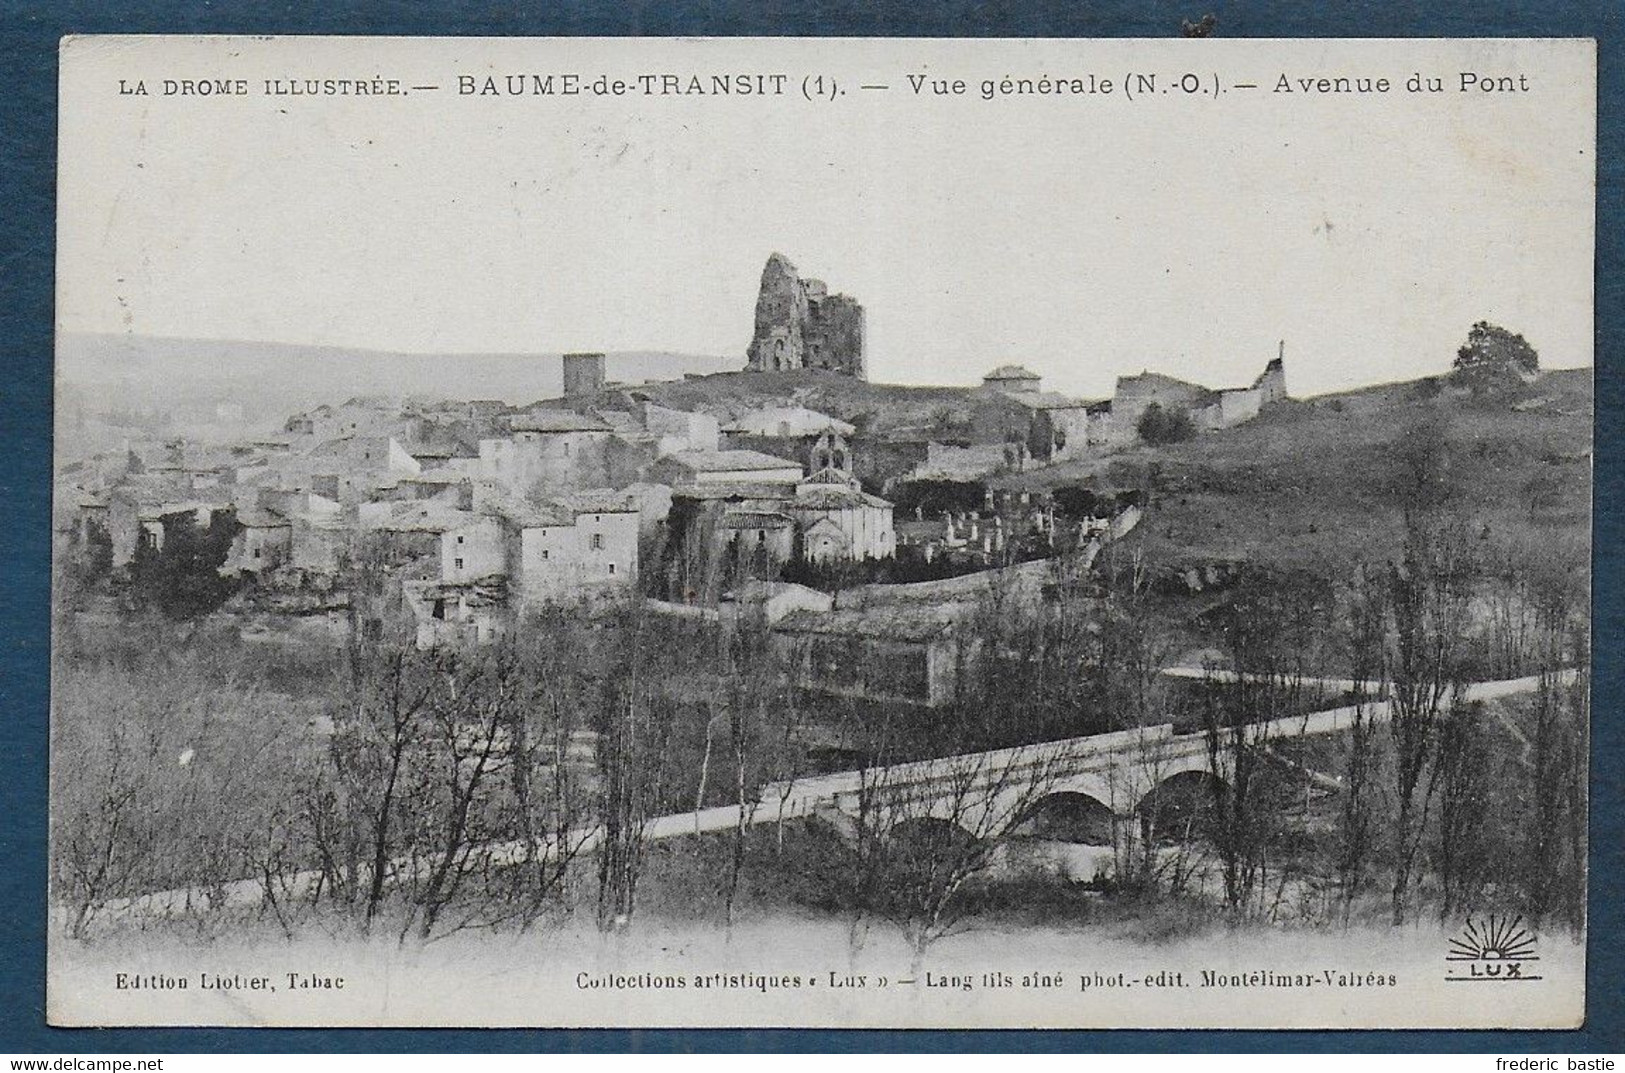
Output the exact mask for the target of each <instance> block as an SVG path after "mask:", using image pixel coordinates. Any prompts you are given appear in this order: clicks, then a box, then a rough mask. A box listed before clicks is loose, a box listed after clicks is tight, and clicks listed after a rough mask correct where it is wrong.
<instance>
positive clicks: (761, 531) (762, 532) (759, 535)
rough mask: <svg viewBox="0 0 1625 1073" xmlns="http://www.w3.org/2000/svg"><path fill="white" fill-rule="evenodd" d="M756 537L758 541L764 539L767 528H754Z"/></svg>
mask: <svg viewBox="0 0 1625 1073" xmlns="http://www.w3.org/2000/svg"><path fill="white" fill-rule="evenodd" d="M756 539H757V540H758V541H762V540H766V539H767V530H766V529H758V530H756Z"/></svg>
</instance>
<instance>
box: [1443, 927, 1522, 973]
mask: <svg viewBox="0 0 1625 1073" xmlns="http://www.w3.org/2000/svg"><path fill="white" fill-rule="evenodd" d="M1445 960H1446V961H1453V962H1468V963H1469V964H1467V965H1466V966H1465V967H1464V968H1462V969H1460V970H1458V969H1455V968H1452V969H1451V970H1450V971H1449V972H1447V973H1446V974H1445V978H1446V979H1449V980H1539V979H1540V977H1539V976H1533V975H1530V974H1528V973H1527V972H1526V971H1525V970H1526V969H1533V968H1535V966H1534V965H1532V964H1531V963H1532V962H1538V961H1539V960H1540V955H1539V954H1537V953H1535V933H1534V931H1533V930H1531V929H1530V928H1528V927H1525V926H1524V922H1523V917H1521V916H1495V915H1491V916H1489V917H1486V918H1485V919H1484V920H1483V921H1482V922H1480V921H1475V920H1474V919H1473V918H1472V917H1468V918H1467V924H1466V926H1465V927H1463V928H1462V929H1461V931H1460V932H1459V933H1458V934H1457V935H1456V937H1455V938H1454V939H1451V940H1450V952H1449V953H1447V954H1446V955H1445Z"/></svg>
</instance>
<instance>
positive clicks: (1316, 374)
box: [58, 38, 1595, 396]
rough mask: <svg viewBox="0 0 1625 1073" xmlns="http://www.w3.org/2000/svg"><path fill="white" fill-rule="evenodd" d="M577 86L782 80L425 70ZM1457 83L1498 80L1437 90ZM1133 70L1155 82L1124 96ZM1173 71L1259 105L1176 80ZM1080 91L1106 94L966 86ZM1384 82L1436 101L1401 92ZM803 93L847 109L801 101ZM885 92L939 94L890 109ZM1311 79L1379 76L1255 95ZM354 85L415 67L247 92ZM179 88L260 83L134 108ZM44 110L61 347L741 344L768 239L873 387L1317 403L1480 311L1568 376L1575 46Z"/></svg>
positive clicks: (868, 52) (189, 64) (843, 71)
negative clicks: (1518, 80)
mask: <svg viewBox="0 0 1625 1073" xmlns="http://www.w3.org/2000/svg"><path fill="white" fill-rule="evenodd" d="M601 71H602V72H608V73H610V74H611V75H612V77H613V76H623V75H626V76H630V75H633V74H636V73H639V72H667V71H672V72H681V73H683V74H684V75H685V76H686V75H687V74H688V73H691V72H692V73H700V74H702V75H704V76H706V77H708V76H709V74H710V73H712V72H729V73H735V72H740V73H742V72H774V73H779V72H782V73H786V74H787V76H788V80H787V90H788V91H787V94H786V96H784V97H732V96H731V97H728V98H717V97H711V96H706V97H695V96H669V97H644V96H628V97H621V98H613V97H611V98H602V99H601V98H592V97H581V98H571V99H563V98H560V97H534V96H522V97H506V96H503V97H497V98H485V97H478V96H461V95H458V94H457V93H456V92H455V91H454V90H455V86H456V84H457V80H458V77H459V75H464V74H466V75H469V76H471V77H474V78H476V79H483V78H484V77H485V76H486V75H488V74H489V75H496V76H499V77H500V76H502V75H505V74H510V73H514V74H521V73H522V74H529V73H549V72H552V73H561V72H578V73H582V74H584V75H587V76H588V77H589V78H591V77H592V76H595V75H596V74H597V73H598V72H601ZM1462 71H1473V72H1478V73H1482V74H1485V75H1523V76H1526V77H1527V80H1528V83H1527V84H1528V85H1529V86H1530V87H1531V88H1530V89H1529V90H1528V91H1527V92H1523V91H1520V92H1514V93H1495V94H1485V93H1482V92H1479V91H1474V92H1467V93H1463V92H1460V91H1459V89H1458V85H1459V75H1460V73H1461V72H1462ZM1136 72H1139V73H1153V74H1155V75H1156V76H1157V77H1158V79H1159V85H1158V88H1159V90H1163V91H1164V92H1158V93H1152V94H1146V93H1140V94H1139V95H1137V96H1136V97H1134V98H1132V99H1131V98H1130V97H1129V96H1128V95H1126V94H1125V93H1124V92H1123V88H1122V84H1123V82H1124V81H1125V76H1126V75H1132V74H1133V73H1136ZM1184 72H1192V73H1196V72H1201V74H1200V78H1201V79H1204V80H1211V81H1212V82H1215V83H1217V84H1218V85H1220V86H1221V87H1229V86H1231V85H1232V84H1234V83H1245V82H1250V83H1254V84H1257V85H1258V86H1259V87H1260V88H1259V89H1257V90H1250V91H1243V90H1232V89H1228V88H1226V92H1224V93H1222V94H1220V95H1218V96H1217V97H1215V96H1213V95H1211V94H1205V93H1202V94H1194V95H1192V94H1185V93H1184V92H1183V91H1182V90H1179V89H1178V88H1177V84H1176V83H1175V81H1174V80H1175V79H1176V78H1177V77H1178V76H1179V75H1180V74H1181V73H1184ZM1091 73H1092V74H1095V75H1096V77H1097V80H1098V79H1100V78H1110V79H1112V80H1113V82H1114V83H1115V84H1116V86H1115V92H1114V93H1111V94H1095V95H1092V96H1081V97H1079V96H1067V97H1054V96H1052V97H1046V98H1040V97H1032V96H1028V97H1012V98H1004V99H995V100H990V101H989V100H983V99H981V95H980V92H979V90H980V83H981V81H982V80H983V79H987V78H991V79H994V80H995V81H997V80H999V79H1002V78H1003V77H1005V76H1007V75H1008V76H1020V75H1030V76H1034V77H1036V76H1038V75H1041V74H1050V75H1055V74H1066V75H1068V76H1087V75H1088V74H1091ZM1413 73H1415V74H1422V73H1425V74H1427V75H1429V76H1438V77H1441V78H1442V79H1443V81H1444V84H1445V86H1446V89H1445V92H1443V93H1438V94H1433V93H1423V94H1411V93H1408V92H1404V91H1403V88H1402V87H1403V84H1404V82H1405V80H1406V79H1407V78H1408V77H1409V76H1410V75H1412V74H1413ZM816 74H822V75H824V76H825V77H826V78H827V79H831V80H833V81H834V82H835V84H836V85H837V86H839V87H840V88H841V89H842V90H844V91H845V92H844V94H842V95H840V96H837V97H836V98H835V99H833V100H825V101H817V102H811V101H807V100H805V99H804V98H803V97H802V95H801V93H800V89H799V84H800V82H801V79H802V78H804V77H808V78H810V77H812V76H813V75H816ZM909 74H916V75H921V74H923V75H926V76H927V77H929V78H938V77H941V78H946V79H949V80H952V79H959V78H962V79H964V80H965V82H966V84H967V86H966V90H967V91H966V93H965V94H963V95H948V96H944V97H934V96H932V95H931V94H930V93H929V92H926V93H923V94H916V93H914V91H913V90H912V88H911V86H910V83H909V80H908V77H907V76H908V75H909ZM1323 74H1324V75H1339V74H1343V75H1366V76H1373V77H1379V76H1386V77H1388V78H1389V79H1390V80H1391V82H1392V83H1393V87H1392V89H1391V90H1390V92H1389V93H1387V94H1381V95H1375V94H1367V95H1357V94H1345V95H1330V96H1322V95H1317V94H1313V93H1305V92H1302V91H1295V92H1293V93H1279V92H1274V91H1273V87H1275V86H1277V85H1278V84H1279V78H1280V76H1286V77H1287V78H1288V80H1289V84H1290V83H1291V82H1292V80H1294V79H1296V78H1299V77H1305V76H1310V77H1315V76H1319V75H1323ZM375 75H377V76H380V77H398V78H400V79H401V81H402V83H403V85H406V86H411V85H430V84H438V85H440V86H441V87H442V88H441V89H440V90H438V91H434V92H429V91H422V92H416V93H411V94H410V95H409V96H407V97H397V98H383V99H380V98H353V97H351V98H308V97H305V98H290V97H277V96H267V95H264V94H262V93H259V92H258V91H259V90H260V89H261V88H262V87H263V85H264V82H263V80H264V79H265V78H273V77H286V78H301V77H372V76H375ZM186 77H191V78H211V77H220V78H225V77H231V78H235V77H244V78H247V79H248V80H249V82H250V85H251V87H252V88H253V89H254V90H255V91H256V92H254V93H252V94H251V95H248V96H242V97H238V96H231V97H219V96H214V97H208V98H202V97H181V96H164V95H163V93H162V81H163V79H165V78H172V79H177V80H178V79H180V78H186ZM121 79H122V80H124V83H125V85H126V87H130V86H133V85H134V84H135V83H137V82H138V81H139V82H142V83H144V84H145V85H146V87H147V88H148V91H149V92H148V95H147V96H145V97H142V96H135V95H129V94H120V93H119V92H118V87H119V82H120V80H121ZM864 84H886V85H889V86H890V89H888V90H884V91H865V90H861V89H858V88H857V87H858V86H860V85H864ZM1170 86H1174V87H1175V88H1173V89H1172V90H1169V89H1168V87H1170ZM61 114H62V135H61V143H62V149H61V153H62V157H61V168H60V175H61V178H60V191H59V195H60V214H59V222H58V232H59V239H58V246H59V289H58V310H59V312H58V327H59V329H60V330H63V331H72V332H112V333H133V334H139V335H155V336H181V337H189V338H210V339H246V340H261V341H276V342H289V343H306V344H322V345H336V346H346V347H363V348H370V349H377V350H387V351H403V352H415V353H457V352H464V353H467V352H486V353H489V352H556V351H569V350H606V351H617V350H664V351H675V352H687V353H702V354H724V355H729V354H732V355H737V356H738V358H739V361H740V364H741V365H743V361H744V353H745V348H746V345H747V344H748V342H749V340H750V334H751V325H752V307H753V304H754V301H755V296H756V289H757V284H758V281H759V277H760V274H761V270H762V265H763V263H764V261H765V260H766V258H767V256H768V254H769V253H771V252H773V251H779V252H782V253H784V254H785V255H787V256H788V257H789V258H790V259H791V260H792V261H793V262H795V264H796V265H797V266H798V267H799V268H800V269H801V270H802V273H803V275H805V276H814V277H818V278H822V279H824V280H825V281H826V282H827V283H828V284H829V287H830V290H831V291H840V292H845V293H848V294H851V295H853V296H855V297H857V298H858V299H859V300H860V301H862V302H863V303H864V305H865V306H866V308H867V311H868V313H867V316H868V335H869V339H868V342H869V348H868V350H869V353H868V360H869V368H870V377H871V379H874V380H879V381H889V382H898V383H950V384H963V383H974V382H976V381H977V379H978V378H979V377H980V376H981V374H982V373H983V372H985V371H987V370H988V369H990V368H992V367H994V366H996V365H999V364H1003V363H1006V362H1020V363H1022V364H1025V365H1027V366H1028V367H1029V368H1031V369H1033V370H1034V371H1036V372H1039V373H1041V374H1042V375H1043V376H1044V378H1045V384H1044V386H1045V387H1046V388H1050V389H1054V390H1059V391H1064V392H1068V393H1071V394H1079V395H1085V396H1104V395H1108V394H1110V392H1111V386H1112V383H1113V380H1114V379H1115V377H1117V376H1118V375H1123V374H1129V373H1135V372H1139V371H1141V370H1142V369H1156V370H1159V371H1163V372H1166V373H1169V374H1172V375H1177V376H1182V377H1186V378H1189V379H1193V380H1198V381H1201V382H1205V383H1208V384H1210V385H1212V386H1232V385H1235V384H1241V383H1246V382H1250V381H1251V379H1252V378H1253V376H1255V375H1256V374H1257V372H1258V371H1259V370H1260V369H1261V368H1262V367H1263V365H1264V363H1265V362H1266V361H1267V360H1268V359H1269V358H1271V357H1274V356H1275V354H1276V353H1277V347H1278V345H1280V344H1281V343H1283V342H1284V345H1285V353H1286V356H1287V360H1288V370H1289V378H1290V381H1291V386H1292V388H1293V390H1294V392H1295V393H1298V394H1313V393H1319V392H1324V391H1331V390H1337V389H1339V388H1344V387H1353V386H1358V385H1361V384H1369V383H1377V382H1383V381H1388V380H1395V379H1410V378H1414V377H1417V376H1422V375H1428V374H1431V373H1437V372H1441V371H1443V370H1445V369H1446V368H1448V365H1449V362H1450V360H1451V358H1452V357H1453V355H1454V352H1455V349H1456V347H1457V346H1459V345H1460V344H1461V342H1462V341H1463V340H1464V339H1465V337H1466V334H1467V331H1468V328H1469V327H1470V326H1471V324H1472V323H1473V322H1475V321H1478V320H1483V319H1488V320H1491V321H1494V322H1496V323H1499V324H1502V325H1504V326H1506V327H1508V328H1511V329H1513V330H1515V331H1519V332H1521V333H1523V334H1524V335H1525V336H1526V337H1527V338H1528V339H1529V340H1530V341H1531V342H1532V343H1533V344H1534V345H1535V346H1536V348H1537V349H1538V350H1539V352H1540V354H1541V357H1542V361H1543V363H1544V364H1546V365H1547V366H1550V367H1575V366H1584V365H1588V364H1590V363H1591V361H1592V294H1593V290H1592V282H1591V272H1592V248H1593V233H1592V227H1593V219H1594V214H1593V204H1594V190H1595V187H1594V159H1593V151H1594V129H1595V122H1594V115H1595V105H1594V66H1593V53H1592V51H1591V48H1590V46H1589V45H1586V44H1583V43H1578V42H1544V43H1536V42H1485V41H1480V42H1465V43H1463V42H1457V43H1448V42H1392V41H1387V42H1385V41H1373V42H1357V43H1356V42H1342V43H1324V42H1321V43H1317V42H1303V43H1296V44H1294V43H1287V42H1244V41H1210V42H1187V41H1156V42H1144V41H1142V42H1133V41H1128V42H1123V41H1118V42H1056V41H1007V42H952V41H929V42H924V41H906V40H905V41H848V42H829V41H816V40H814V41H807V40H801V41H795V40H766V41H717V40H713V41H628V42H614V41H596V42H595V41H560V40H551V41H547V40H543V41H528V42H527V41H491V40H463V41H442V42H432V41H421V40H419V41H408V40H394V41H384V40H375V41H356V40H338V39H327V40H322V39H305V40H282V41H258V40H249V39H227V38H216V39H170V40H160V39H135V38H115V39H79V40H77V41H70V42H69V45H68V47H67V49H66V50H65V54H64V73H63V106H62V113H61Z"/></svg>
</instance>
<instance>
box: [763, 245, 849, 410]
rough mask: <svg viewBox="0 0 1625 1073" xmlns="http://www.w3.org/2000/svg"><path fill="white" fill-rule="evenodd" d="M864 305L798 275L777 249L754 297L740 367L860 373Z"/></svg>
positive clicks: (768, 260) (820, 283)
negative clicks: (753, 311) (746, 347)
mask: <svg viewBox="0 0 1625 1073" xmlns="http://www.w3.org/2000/svg"><path fill="white" fill-rule="evenodd" d="M863 335H864V332H863V306H861V305H859V304H858V302H857V300H856V299H853V298H849V297H848V296H846V295H844V294H830V293H829V289H828V288H827V287H825V286H824V281H823V280H818V279H802V278H801V277H800V276H799V275H798V274H797V273H796V266H795V265H793V264H791V263H790V261H789V259H788V258H786V257H785V256H784V255H783V254H781V253H775V254H774V255H773V256H771V257H769V258H768V259H767V267H766V268H764V269H762V288H761V291H760V293H759V294H758V295H757V298H756V331H755V334H754V335H752V336H751V341H750V349H749V351H747V360H746V363H745V368H747V369H757V370H765V371H773V370H785V369H829V370H832V371H834V372H838V373H844V374H846V375H847V376H855V377H858V378H859V379H862V378H863V377H864V376H865V373H866V370H865V368H864V354H863V347H864V342H863Z"/></svg>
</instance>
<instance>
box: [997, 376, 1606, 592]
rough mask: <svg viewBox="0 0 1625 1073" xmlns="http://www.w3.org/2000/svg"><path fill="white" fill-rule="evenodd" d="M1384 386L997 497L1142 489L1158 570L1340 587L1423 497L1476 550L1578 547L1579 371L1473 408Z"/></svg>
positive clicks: (1587, 501) (1581, 473)
mask: <svg viewBox="0 0 1625 1073" xmlns="http://www.w3.org/2000/svg"><path fill="white" fill-rule="evenodd" d="M1429 395H1430V392H1429V391H1428V390H1427V389H1426V387H1424V386H1419V384H1416V383H1411V384H1388V385H1383V386H1381V387H1374V388H1368V389H1364V390H1360V391H1353V392H1346V393H1342V394H1338V395H1329V396H1324V397H1321V398H1317V399H1312V400H1306V401H1294V402H1291V403H1288V404H1285V405H1283V406H1280V407H1276V408H1273V409H1271V410H1269V411H1267V412H1266V413H1265V414H1264V415H1263V416H1261V417H1260V418H1259V419H1258V420H1256V421H1254V422H1252V423H1250V424H1247V425H1242V426H1240V427H1238V428H1234V429H1230V430H1227V431H1224V432H1217V433H1212V434H1209V435H1205V436H1199V437H1197V438H1196V439H1194V440H1191V441H1188V442H1186V443H1181V444H1176V445H1171V446H1165V447H1147V446H1138V447H1135V448H1131V449H1129V450H1125V451H1121V452H1118V453H1114V454H1111V455H1106V456H1102V457H1100V458H1094V459H1088V460H1082V461H1076V462H1069V463H1063V464H1060V465H1056V466H1051V467H1045V468H1042V469H1036V470H1031V471H1029V472H1027V473H1023V474H1012V475H1009V476H1006V477H1003V478H1000V479H998V480H997V481H996V482H995V483H996V484H997V485H998V486H1000V487H1009V488H1048V487H1055V486H1058V485H1063V484H1081V485H1085V486H1087V487H1091V488H1094V489H1096V490H1110V489H1129V488H1141V489H1145V490H1146V491H1147V492H1148V493H1149V497H1150V502H1149V508H1150V509H1149V511H1148V513H1147V517H1146V521H1145V524H1142V525H1141V526H1140V529H1139V532H1138V533H1137V534H1136V536H1135V538H1134V539H1135V540H1136V541H1137V542H1138V543H1139V545H1140V546H1142V547H1144V548H1145V549H1146V550H1147V551H1149V552H1153V553H1154V554H1155V556H1156V557H1157V558H1158V559H1159V560H1161V561H1165V562H1212V561H1236V560H1245V561H1247V562H1250V563H1258V564H1270V565H1273V566H1277V567H1282V568H1308V569H1314V570H1317V571H1327V572H1332V573H1337V572H1339V571H1340V570H1341V569H1342V568H1343V567H1345V566H1347V565H1350V564H1352V562H1353V561H1355V560H1356V559H1365V560H1367V561H1372V560H1375V561H1383V560H1385V559H1388V558H1390V557H1392V556H1394V555H1395V554H1396V553H1397V550H1398V547H1399V542H1400V536H1401V534H1400V518H1401V506H1402V504H1403V503H1404V502H1405V500H1406V498H1407V497H1409V496H1413V495H1416V494H1418V493H1419V492H1420V494H1423V495H1426V496H1428V497H1430V498H1432V499H1434V501H1436V502H1441V503H1443V504H1445V505H1447V506H1448V507H1450V508H1451V509H1452V510H1453V511H1454V512H1455V513H1457V514H1458V515H1460V516H1462V517H1465V518H1466V519H1468V520H1469V524H1470V527H1471V530H1472V532H1473V533H1474V535H1476V536H1477V537H1478V538H1480V539H1483V540H1493V541H1496V542H1498V543H1505V542H1511V543H1513V544H1517V545H1525V544H1527V543H1529V542H1540V543H1544V544H1561V545H1572V546H1575V547H1578V548H1582V549H1583V548H1586V547H1588V546H1589V540H1590V522H1591V455H1590V452H1591V442H1592V426H1593V420H1592V400H1593V384H1592V371H1591V370H1590V369H1576V370H1564V371H1560V372H1553V373H1549V374H1547V375H1546V376H1545V377H1543V378H1542V379H1541V380H1540V381H1539V382H1537V383H1536V384H1534V385H1532V386H1530V387H1528V388H1525V389H1523V390H1522V391H1521V393H1520V394H1518V395H1517V396H1515V397H1514V398H1511V399H1508V400H1504V401H1502V402H1499V403H1495V404H1486V403H1479V402H1476V401H1474V400H1472V399H1469V398H1465V397H1462V396H1457V395H1455V394H1453V393H1450V394H1444V395H1439V396H1437V397H1429Z"/></svg>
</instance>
